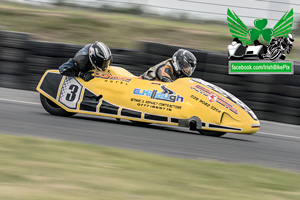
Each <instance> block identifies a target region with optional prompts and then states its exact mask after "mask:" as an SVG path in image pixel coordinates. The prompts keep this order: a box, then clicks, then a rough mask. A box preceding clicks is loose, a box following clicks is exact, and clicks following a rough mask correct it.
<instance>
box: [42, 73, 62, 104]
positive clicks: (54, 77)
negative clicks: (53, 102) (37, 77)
mask: <svg viewBox="0 0 300 200" xmlns="http://www.w3.org/2000/svg"><path fill="white" fill-rule="evenodd" d="M62 78H63V76H62V75H60V74H57V73H51V72H48V73H47V74H46V76H45V78H44V80H43V82H42V84H41V86H40V89H41V90H43V91H44V92H45V93H46V94H48V95H49V96H51V97H52V98H53V99H56V96H57V92H58V88H59V85H60V82H61V80H62Z"/></svg>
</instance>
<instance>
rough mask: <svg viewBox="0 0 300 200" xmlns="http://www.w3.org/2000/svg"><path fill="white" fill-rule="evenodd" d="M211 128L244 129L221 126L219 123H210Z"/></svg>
mask: <svg viewBox="0 0 300 200" xmlns="http://www.w3.org/2000/svg"><path fill="white" fill-rule="evenodd" d="M208 127H209V128H218V129H226V130H232V131H242V129H241V128H235V127H228V126H221V125H217V124H209V126H208Z"/></svg>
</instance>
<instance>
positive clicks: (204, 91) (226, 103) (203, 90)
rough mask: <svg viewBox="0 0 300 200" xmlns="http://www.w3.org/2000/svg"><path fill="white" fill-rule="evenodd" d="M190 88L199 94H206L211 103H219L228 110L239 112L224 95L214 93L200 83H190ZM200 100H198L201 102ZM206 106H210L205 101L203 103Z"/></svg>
mask: <svg viewBox="0 0 300 200" xmlns="http://www.w3.org/2000/svg"><path fill="white" fill-rule="evenodd" d="M191 89H193V90H195V91H196V92H199V93H200V94H203V95H204V96H207V98H208V100H209V102H211V103H215V102H217V103H219V104H221V105H222V106H224V107H225V108H227V109H229V110H230V111H232V112H233V113H235V114H239V113H238V110H237V109H235V108H234V104H233V103H231V102H230V101H228V100H227V99H225V98H224V97H221V96H219V95H217V94H216V93H214V92H213V91H211V90H209V89H207V88H205V87H203V86H201V85H192V86H191ZM201 101H202V100H200V102H201ZM204 105H206V106H207V107H208V106H210V104H208V103H206V102H205V104H204Z"/></svg>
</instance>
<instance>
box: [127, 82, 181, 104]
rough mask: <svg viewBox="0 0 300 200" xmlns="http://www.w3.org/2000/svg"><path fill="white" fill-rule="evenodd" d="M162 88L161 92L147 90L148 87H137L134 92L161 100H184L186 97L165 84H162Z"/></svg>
mask: <svg viewBox="0 0 300 200" xmlns="http://www.w3.org/2000/svg"><path fill="white" fill-rule="evenodd" d="M160 88H161V89H162V92H159V91H158V90H146V89H140V88H135V89H134V90H133V94H134V95H139V96H147V97H150V98H151V99H155V100H161V101H168V102H184V97H182V96H180V95H179V94H176V93H175V92H174V91H172V90H170V89H168V88H167V87H166V86H165V85H162V86H160Z"/></svg>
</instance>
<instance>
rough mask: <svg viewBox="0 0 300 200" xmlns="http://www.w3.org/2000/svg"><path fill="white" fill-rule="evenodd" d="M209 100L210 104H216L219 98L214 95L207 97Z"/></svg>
mask: <svg viewBox="0 0 300 200" xmlns="http://www.w3.org/2000/svg"><path fill="white" fill-rule="evenodd" d="M207 99H208V101H209V102H211V103H215V102H216V101H217V99H218V96H216V95H214V94H210V95H208V96H207Z"/></svg>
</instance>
